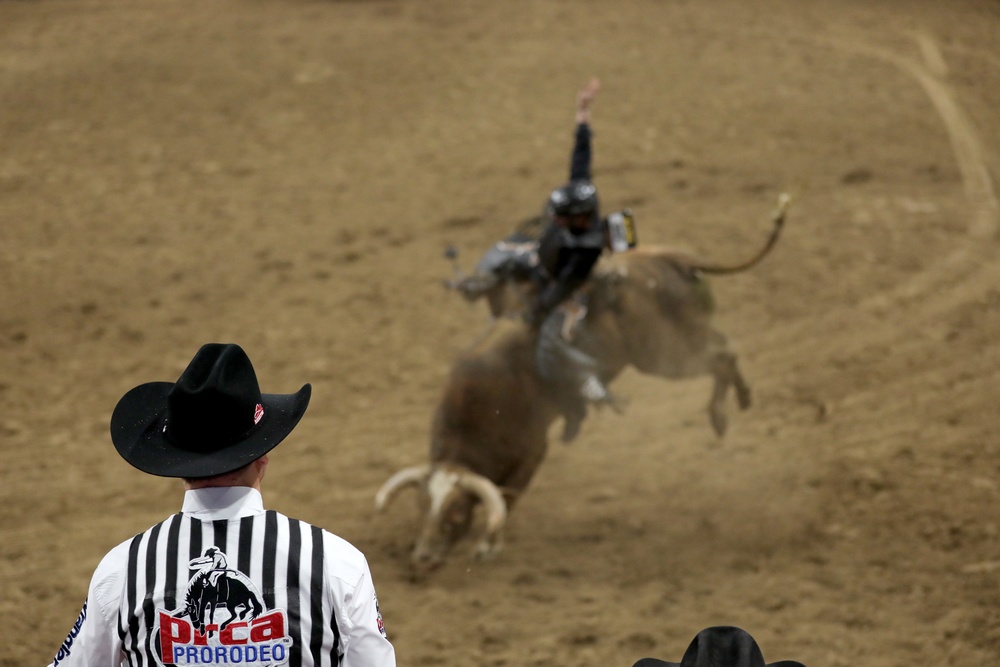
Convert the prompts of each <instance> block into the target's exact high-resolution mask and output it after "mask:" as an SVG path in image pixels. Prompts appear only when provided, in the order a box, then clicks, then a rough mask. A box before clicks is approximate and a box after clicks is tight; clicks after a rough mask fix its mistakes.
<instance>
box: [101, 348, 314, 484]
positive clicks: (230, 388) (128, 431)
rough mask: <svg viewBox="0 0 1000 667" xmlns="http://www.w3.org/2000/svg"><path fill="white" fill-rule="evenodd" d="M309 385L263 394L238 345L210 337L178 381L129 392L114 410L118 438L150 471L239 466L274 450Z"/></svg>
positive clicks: (305, 400) (173, 473) (124, 452)
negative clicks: (286, 392)
mask: <svg viewBox="0 0 1000 667" xmlns="http://www.w3.org/2000/svg"><path fill="white" fill-rule="evenodd" d="M311 392H312V388H311V386H310V385H308V384H306V385H303V387H302V388H301V389H299V390H298V391H297V392H296V393H294V394H262V393H261V391H260V386H259V385H258V383H257V375H256V373H254V369H253V366H252V365H251V363H250V359H249V358H248V357H247V355H246V352H244V351H243V348H241V347H240V346H239V345H235V344H231V343H229V344H225V343H209V344H207V345H203V346H202V347H201V349H200V350H198V353H197V354H196V355H195V357H194V359H192V360H191V362H190V363H189V364H188V366H187V368H186V369H185V370H184V372H183V373H182V374H181V376H180V378H179V379H178V380H177V382H147V383H145V384H141V385H139V386H138V387H135V388H134V389H132V390H130V391H129V392H127V393H126V394H125V395H124V396H123V397H122V398H121V400H119V401H118V405H117V406H116V407H115V411H114V413H113V414H112V416H111V440H112V442H113V443H114V445H115V449H117V450H118V453H119V454H121V456H122V458H124V459H125V460H126V461H128V462H129V463H130V464H132V465H133V466H135V467H136V468H138V469H139V470H142V471H143V472H147V473H150V474H152V475H158V476H161V477H183V478H187V479H194V478H198V477H212V476H215V475H222V474H225V473H227V472H232V471H233V470H236V469H238V468H242V467H243V466H245V465H247V464H248V463H250V462H252V461H255V460H257V459H259V458H260V457H261V456H263V455H264V454H267V453H268V452H269V451H271V449H273V448H274V447H275V446H276V445H277V444H278V443H279V442H281V441H282V440H283V439H284V438H285V436H287V435H288V434H289V433H290V432H291V430H292V429H293V428H294V427H295V425H296V424H298V422H299V419H301V418H302V414H303V413H304V412H305V411H306V407H307V406H308V405H309V396H310V394H311Z"/></svg>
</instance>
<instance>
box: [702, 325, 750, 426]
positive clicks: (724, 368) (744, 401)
mask: <svg viewBox="0 0 1000 667" xmlns="http://www.w3.org/2000/svg"><path fill="white" fill-rule="evenodd" d="M717 336H718V338H717V340H716V341H715V342H716V343H721V345H720V346H718V347H717V348H716V349H717V351H716V352H715V353H714V354H713V355H712V357H711V361H710V365H709V369H710V371H711V373H712V377H713V378H714V379H715V383H714V385H713V386H712V397H711V399H710V400H709V403H708V416H709V420H710V421H711V423H712V429H713V430H714V431H715V433H716V435H718V436H720V437H721V436H723V435H725V433H726V429H727V427H728V425H729V420H728V417H727V416H726V396H727V394H728V393H729V387H730V386H732V387H734V388H735V390H736V402H737V404H738V405H739V406H740V409H741V410H746V409H747V408H749V407H750V386H749V385H748V384H747V383H746V380H745V379H744V378H743V374H742V373H740V368H739V364H738V363H737V361H736V354H735V353H733V352H731V351H730V350H729V349H727V348H726V347H725V339H724V338H723V337H722V335H721V334H717Z"/></svg>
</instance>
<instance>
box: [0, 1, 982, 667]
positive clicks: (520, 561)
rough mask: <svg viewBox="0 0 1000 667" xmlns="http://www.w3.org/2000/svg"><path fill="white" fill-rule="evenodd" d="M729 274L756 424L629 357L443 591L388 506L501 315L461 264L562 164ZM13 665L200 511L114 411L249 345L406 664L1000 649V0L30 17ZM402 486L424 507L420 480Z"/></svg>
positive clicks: (21, 74) (10, 498) (248, 8)
mask: <svg viewBox="0 0 1000 667" xmlns="http://www.w3.org/2000/svg"><path fill="white" fill-rule="evenodd" d="M590 75H597V76H600V77H601V79H602V81H603V83H604V87H603V90H602V93H601V96H600V98H599V99H598V100H597V102H596V104H595V108H594V125H595V130H596V132H597V135H596V151H597V152H596V163H595V167H596V178H597V182H598V185H599V187H600V189H601V192H602V196H603V199H604V202H605V204H606V205H607V206H608V207H618V206H624V205H628V206H631V207H632V208H633V209H634V210H635V212H636V214H637V220H638V222H639V226H640V227H639V229H640V234H641V236H642V238H643V239H644V240H646V241H649V242H656V243H672V244H679V245H682V246H686V247H689V248H692V249H694V250H696V251H698V252H699V253H701V254H703V255H705V256H707V257H710V258H712V259H716V260H727V259H737V258H742V257H743V256H745V254H746V253H747V252H748V250H749V249H750V248H751V247H753V246H754V245H755V244H756V243H758V242H759V241H760V240H761V239H762V238H763V236H764V235H765V234H766V231H767V229H768V223H767V215H768V213H769V210H770V208H771V206H772V204H773V201H774V198H775V197H776V196H777V195H778V193H780V192H781V191H783V190H786V189H787V190H790V191H791V192H793V194H794V195H795V197H796V200H795V203H794V204H793V208H792V212H791V215H790V219H789V228H788V229H787V232H786V235H785V237H784V238H783V239H782V241H781V243H780V245H779V246H778V249H777V250H776V252H775V253H774V254H773V255H772V256H771V257H769V258H768V260H767V261H766V262H765V263H764V264H763V265H761V266H760V267H758V268H756V269H754V271H752V272H750V273H746V274H743V275H740V276H736V277H729V278H720V279H718V280H716V281H715V283H714V285H715V289H716V294H717V297H718V302H719V322H720V326H721V327H722V328H723V329H724V330H725V331H726V332H728V333H729V335H730V336H732V337H733V338H734V340H736V341H737V342H738V344H739V349H740V350H741V354H742V360H743V366H744V370H745V372H746V375H747V377H748V379H749V380H750V382H751V384H752V385H753V387H754V390H755V399H756V404H755V406H754V407H753V408H752V409H751V410H750V411H748V412H745V413H739V414H734V415H733V418H732V428H731V432H730V434H729V435H728V436H727V437H726V438H725V439H724V440H721V441H720V440H717V439H716V438H714V437H713V436H712V434H711V431H710V430H709V427H708V423H707V420H706V418H705V415H704V411H703V404H704V403H705V401H706V400H707V397H708V383H707V380H704V381H703V380H692V381H688V382H675V383H668V382H665V381H661V380H656V379H652V378H647V377H643V376H639V375H637V374H634V373H626V375H625V376H624V377H622V378H621V379H620V380H619V381H618V382H617V384H616V388H617V390H618V391H619V393H621V394H622V395H624V396H626V397H627V398H628V399H629V400H630V405H629V409H628V412H627V414H626V415H624V416H618V415H615V414H612V413H610V412H608V413H600V414H597V415H595V417H594V418H593V419H592V420H591V422H590V423H589V424H588V427H587V429H586V430H585V432H584V434H583V435H582V436H581V438H580V439H579V441H578V442H576V443H574V444H573V445H572V446H570V447H564V446H562V445H560V444H558V443H554V444H553V446H552V449H551V451H550V454H549V458H548V460H547V461H546V462H545V464H544V465H543V466H542V469H541V471H540V473H539V475H538V476H537V477H536V479H535V481H534V484H533V486H532V487H531V488H530V489H529V491H528V493H527V494H526V495H525V496H524V499H523V502H522V504H520V505H519V506H518V507H517V509H516V510H515V512H514V514H513V515H512V517H511V524H510V531H509V536H508V543H507V548H506V550H505V551H504V552H503V554H501V556H500V557H499V558H498V559H496V560H494V561H490V562H474V561H471V560H469V559H468V557H467V554H466V553H465V551H464V550H463V551H462V552H460V553H456V554H455V558H454V560H453V561H452V562H451V563H450V565H449V567H448V568H447V569H445V570H443V571H441V572H439V573H438V574H437V576H435V577H434V578H432V579H431V580H429V581H427V582H424V583H422V584H416V583H411V582H410V580H409V579H408V578H407V570H406V563H405V558H406V552H407V549H408V547H409V544H410V541H411V539H412V537H413V533H414V528H415V526H414V521H415V519H416V510H415V509H414V508H412V507H411V506H409V505H408V503H406V502H399V504H398V505H395V506H393V508H392V509H393V511H391V512H389V513H387V514H385V515H380V516H376V515H375V513H374V510H373V508H372V498H373V494H374V493H375V491H376V489H377V488H378V487H379V485H380V484H381V483H382V481H383V480H384V479H385V478H386V477H387V476H388V475H389V474H391V473H392V472H394V471H395V470H396V469H398V468H400V467H402V466H404V465H409V464H412V463H417V462H420V461H422V460H424V458H425V456H426V450H427V442H426V441H427V432H428V427H429V421H430V414H431V410H432V408H433V405H434V403H435V400H436V397H437V393H438V391H439V390H440V387H441V385H442V382H443V380H444V377H445V374H446V372H447V370H448V367H449V364H450V362H451V360H452V359H453V358H454V355H455V354H456V352H457V351H458V350H459V349H461V348H462V347H464V346H465V345H467V344H468V343H469V342H470V341H471V340H472V339H473V338H474V336H475V335H476V334H477V333H478V332H479V331H481V330H482V327H483V326H484V325H485V323H486V318H485V310H484V309H483V308H480V307H474V306H470V305H468V304H465V303H464V302H462V301H460V300H459V299H457V298H456V297H454V296H453V295H449V294H446V293H445V292H444V291H443V290H442V288H441V284H440V283H441V279H442V278H446V277H448V275H449V273H450V266H449V264H448V262H447V261H445V260H444V259H443V258H442V256H441V251H442V249H443V248H444V247H445V246H446V244H448V243H454V244H456V245H457V247H458V248H459V249H460V250H461V251H462V253H463V255H462V257H463V259H464V261H465V263H466V264H471V262H472V260H473V259H474V257H475V256H476V255H477V253H479V252H480V251H482V250H483V249H485V248H486V246H487V244H489V243H490V242H492V240H494V239H495V238H497V237H499V236H501V235H502V234H504V233H505V232H506V231H507V230H508V229H509V228H510V227H511V225H512V224H513V223H514V222H516V221H517V220H520V219H522V218H523V217H525V216H527V215H530V214H532V213H534V212H536V211H537V210H538V208H539V207H540V205H541V202H542V201H543V199H544V196H545V194H546V193H547V191H548V189H549V188H550V187H553V186H555V185H557V184H558V183H559V182H560V181H561V180H562V178H563V177H564V174H565V169H566V159H567V156H568V152H569V147H570V140H571V131H572V104H573V97H574V95H575V91H576V89H577V87H578V86H579V85H580V84H581V83H583V82H584V81H585V80H586V79H587V77H589V76H590ZM0 99H2V100H3V102H2V105H0V220H2V229H3V234H2V240H0V288H2V289H0V370H2V374H0V399H2V405H3V406H4V408H3V411H2V413H0V448H2V450H0V451H2V456H3V459H2V473H0V479H2V484H0V500H2V502H0V534H2V543H0V582H2V590H3V593H2V596H0V617H2V620H0V646H2V647H3V650H2V652H0V665H2V666H3V667H14V666H21V665H30V664H35V665H38V664H44V663H45V662H46V661H47V660H49V659H50V657H51V655H52V654H53V653H54V651H55V649H56V647H57V646H58V645H59V643H60V642H61V641H62V639H63V637H64V636H65V633H66V631H67V630H68V629H69V627H70V625H71V624H72V622H73V620H74V619H75V617H76V614H77V612H78V609H79V606H80V604H81V602H82V600H83V596H84V594H85V592H86V588H87V582H88V580H89V577H90V574H91V572H92V570H93V568H94V567H95V565H96V564H97V562H98V560H99V559H100V557H101V556H102V555H103V554H104V553H105V552H106V551H107V550H108V549H110V548H111V547H112V546H113V545H115V544H117V543H118V542H120V541H122V540H124V539H126V538H127V537H129V536H131V535H132V534H134V533H136V532H138V531H141V530H143V529H145V528H146V527H147V526H148V525H150V524H152V523H153V522H155V521H158V520H159V519H161V518H162V517H164V516H166V515H167V514H169V513H171V512H173V511H175V510H176V508H177V507H178V503H179V497H180V489H179V486H178V484H177V482H175V481H171V480H162V479H154V478H150V477H147V476H144V475H142V474H140V473H138V472H137V471H134V470H133V469H131V468H130V467H129V466H128V465H127V464H125V463H124V462H123V461H122V460H121V459H120V458H119V457H118V456H117V454H116V453H115V451H114V449H113V448H112V446H111V444H110V441H109V438H108V434H107V423H108V419H109V416H110V414H111V410H112V408H113V406H114V404H115V402H116V401H117V399H118V398H119V396H120V395H121V394H122V393H124V392H125V391H126V390H127V389H129V388H131V387H132V386H134V385H135V384H138V383H140V382H144V381H147V380H154V379H155V380H173V379H175V378H176V377H177V376H178V375H179V373H180V371H181V370H182V369H183V367H184V365H185V364H186V362H187V361H188V360H189V359H190V357H191V356H192V354H193V353H194V351H195V350H196V349H197V347H198V346H199V345H200V344H202V343H204V342H208V341H236V342H239V343H241V344H242V345H243V346H244V347H245V348H246V349H247V351H248V352H249V353H250V355H251V358H253V359H254V361H255V365H256V367H257V371H258V375H259V376H260V378H261V383H262V385H263V386H264V389H265V391H275V392H284V391H293V390H295V389H297V388H298V386H299V385H300V384H301V383H303V382H306V381H308V382H312V383H313V386H314V399H313V403H312V406H311V407H310V411H309V413H307V415H306V418H305V419H304V421H303V423H302V424H301V425H300V427H299V429H297V431H296V433H295V434H294V435H293V437H291V438H289V439H288V440H287V441H286V442H285V443H284V444H282V446H281V447H280V448H279V449H278V450H276V452H275V454H274V456H273V457H272V466H271V472H270V474H269V478H268V482H267V488H266V489H265V498H266V501H267V502H268V504H269V505H270V506H272V507H274V508H275V509H279V510H281V511H284V512H285V513H287V514H290V515H292V516H297V517H299V518H302V519H306V520H310V521H313V522H315V523H318V524H320V525H323V526H324V527H327V528H329V529H331V530H333V531H334V532H336V533H338V534H340V535H342V536H344V537H345V538H347V539H349V540H350V541H352V542H353V543H355V544H356V545H357V546H359V547H360V548H361V549H362V550H364V551H365V552H366V554H367V555H368V557H369V561H370V563H371V567H372V570H373V572H374V576H375V580H376V585H377V587H378V590H379V594H380V598H381V600H382V610H383V612H384V614H385V617H386V622H387V625H388V629H389V632H390V635H391V638H392V639H393V640H394V643H395V645H396V649H397V653H398V656H399V660H400V664H404V665H467V664H481V665H496V666H500V665H560V664H564V665H619V666H621V667H628V666H630V665H631V664H632V662H633V661H634V660H635V659H637V658H639V657H642V656H644V655H654V656H658V657H661V658H665V659H672V660H678V659H679V658H680V656H681V654H682V653H683V650H684V648H685V647H686V646H687V643H688V641H689V640H690V639H691V638H692V637H693V636H694V634H695V633H696V632H697V631H698V630H700V629H701V628H703V627H706V626H709V625H715V624H735V625H739V626H741V627H743V628H744V629H746V630H748V631H749V632H751V634H753V635H754V636H755V637H756V638H757V639H758V641H759V642H760V644H761V646H762V647H763V650H764V654H765V656H766V657H767V658H768V659H769V660H778V659H782V658H794V659H798V660H801V661H802V662H804V663H806V664H807V665H809V666H810V667H818V666H820V665H824V666H826V667H841V666H843V667H846V666H848V665H850V666H854V665H866V667H888V666H896V665H912V664H935V665H963V666H965V665H968V666H972V665H985V664H996V663H997V661H998V659H1000V589H998V581H997V578H998V576H1000V520H998V518H997V517H998V516H1000V512H998V509H1000V442H998V440H997V437H996V435H995V426H996V422H997V407H996V397H997V389H998V384H1000V375H998V370H1000V342H998V339H997V336H996V331H997V330H998V328H1000V282H998V279H1000V264H998V263H997V261H996V252H997V228H998V225H1000V209H998V205H997V194H996V186H995V183H996V178H995V175H996V174H998V173H1000V112H998V110H1000V4H998V3H997V2H996V0H953V1H951V2H947V3H942V2H934V1H931V0H927V1H926V2H920V1H918V0H895V1H890V0H866V1H861V0H857V1H855V0H830V1H828V2H822V3H820V2H812V3H803V2H794V1H792V0H757V1H755V2H752V3H750V2H743V1H742V0H717V1H715V2H699V1H698V0H626V1H625V2H620V3H612V2H598V1H596V0H583V1H576V2H571V1H569V0H542V1H534V0H509V1H505V2H487V1H486V0H469V1H468V2H452V1H450V0H421V1H416V0H398V1H396V0H383V1H374V0H373V1H362V0H356V1H353V2H351V1H342V2H332V1H328V2H319V1H305V0H301V1H300V0H283V1H275V2H261V1H254V0H244V1H242V2H236V1H234V0H216V1H213V2H202V0H176V1H173V0H171V1H168V0H156V1H149V2H142V3H135V2H127V1H125V0H121V1H116V0H89V1H87V0H84V1H79V2H30V1H19V2H0ZM402 500H403V499H402V498H401V499H400V501H402Z"/></svg>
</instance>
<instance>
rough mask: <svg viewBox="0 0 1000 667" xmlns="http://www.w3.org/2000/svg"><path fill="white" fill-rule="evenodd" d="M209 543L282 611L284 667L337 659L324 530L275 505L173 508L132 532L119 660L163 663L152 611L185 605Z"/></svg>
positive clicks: (323, 664) (316, 666)
mask: <svg viewBox="0 0 1000 667" xmlns="http://www.w3.org/2000/svg"><path fill="white" fill-rule="evenodd" d="M211 546H215V547H217V548H218V549H220V550H222V551H223V552H224V553H225V554H226V557H227V559H228V563H227V565H228V567H229V568H230V569H235V570H238V571H240V572H241V573H243V574H244V575H246V577H247V578H249V579H250V580H251V581H252V582H253V583H254V585H255V586H256V587H257V589H258V591H259V592H260V593H261V595H262V597H263V600H264V606H265V608H266V609H267V610H273V609H284V610H285V612H286V614H287V618H288V634H289V635H290V636H291V637H292V639H293V645H292V647H291V650H290V651H289V659H288V663H287V664H288V665H289V667H334V666H335V665H338V664H339V662H340V655H339V654H340V644H341V641H340V631H339V628H338V625H337V621H336V614H335V610H334V608H333V604H332V595H331V594H330V591H329V590H327V589H326V586H327V583H326V580H325V577H324V576H323V563H324V548H323V533H322V530H321V529H319V528H317V527H315V526H312V525H310V524H307V523H304V522H302V521H298V520H296V519H289V518H288V517H286V516H284V515H282V514H278V513H277V512H274V511H267V512H264V513H262V514H258V515H255V516H250V517H244V518H242V519H232V520H216V521H201V520H198V519H193V518H192V517H191V516H189V515H185V514H175V515H174V516H172V517H170V518H168V519H167V520H165V521H163V522H162V523H160V524H157V525H156V526H153V527H152V528H150V529H149V530H147V531H146V532H144V533H141V534H139V535H136V536H135V537H134V538H133V539H132V542H131V544H130V548H129V555H128V567H127V579H126V585H125V589H124V592H123V596H122V604H121V609H120V613H119V620H118V632H119V636H120V637H121V639H122V643H123V647H124V650H125V653H126V663H125V664H127V665H129V667H153V666H155V665H160V664H161V663H160V662H159V660H158V657H157V656H158V652H157V650H158V638H157V637H156V636H155V635H154V628H155V621H156V610H157V609H163V610H166V611H168V612H174V611H176V610H180V609H182V608H183V607H184V606H185V604H186V591H187V586H188V583H189V582H190V580H191V578H192V576H193V575H194V572H193V571H192V570H191V569H190V568H189V567H188V563H189V562H190V561H191V560H193V559H195V558H200V557H201V556H202V555H203V554H204V553H205V549H207V548H209V547H211Z"/></svg>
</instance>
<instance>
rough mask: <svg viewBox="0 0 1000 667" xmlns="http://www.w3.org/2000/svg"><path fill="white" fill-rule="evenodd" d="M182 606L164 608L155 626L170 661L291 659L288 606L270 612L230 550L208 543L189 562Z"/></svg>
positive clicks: (267, 665) (271, 663)
mask: <svg viewBox="0 0 1000 667" xmlns="http://www.w3.org/2000/svg"><path fill="white" fill-rule="evenodd" d="M188 566H189V567H190V568H191V569H192V570H194V571H195V572H194V576H193V577H191V580H190V581H189V582H188V587H187V594H186V597H185V601H184V602H185V604H184V607H183V608H182V609H179V610H174V611H168V610H164V609H158V610H157V613H156V624H157V627H156V629H155V632H156V635H157V638H158V639H159V658H160V660H161V661H162V662H163V664H164V665H176V666H178V667H181V666H186V665H233V664H239V665H247V666H250V667H277V666H278V665H282V664H284V663H286V662H287V661H288V653H289V650H290V648H291V645H292V639H291V637H289V636H288V631H287V630H288V618H287V617H286V615H285V611H284V610H283V609H274V610H268V609H266V608H265V606H264V598H263V596H261V594H260V591H258V590H257V587H256V586H255V585H254V583H253V582H252V581H250V579H249V578H248V577H247V576H246V575H244V574H243V573H242V572H240V571H239V570H234V569H231V568H230V567H229V565H228V561H227V559H226V554H225V553H223V552H222V550H221V549H219V548H218V547H208V548H207V549H205V552H204V554H202V556H201V557H200V558H195V559H193V560H191V561H190V562H189V563H188Z"/></svg>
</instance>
